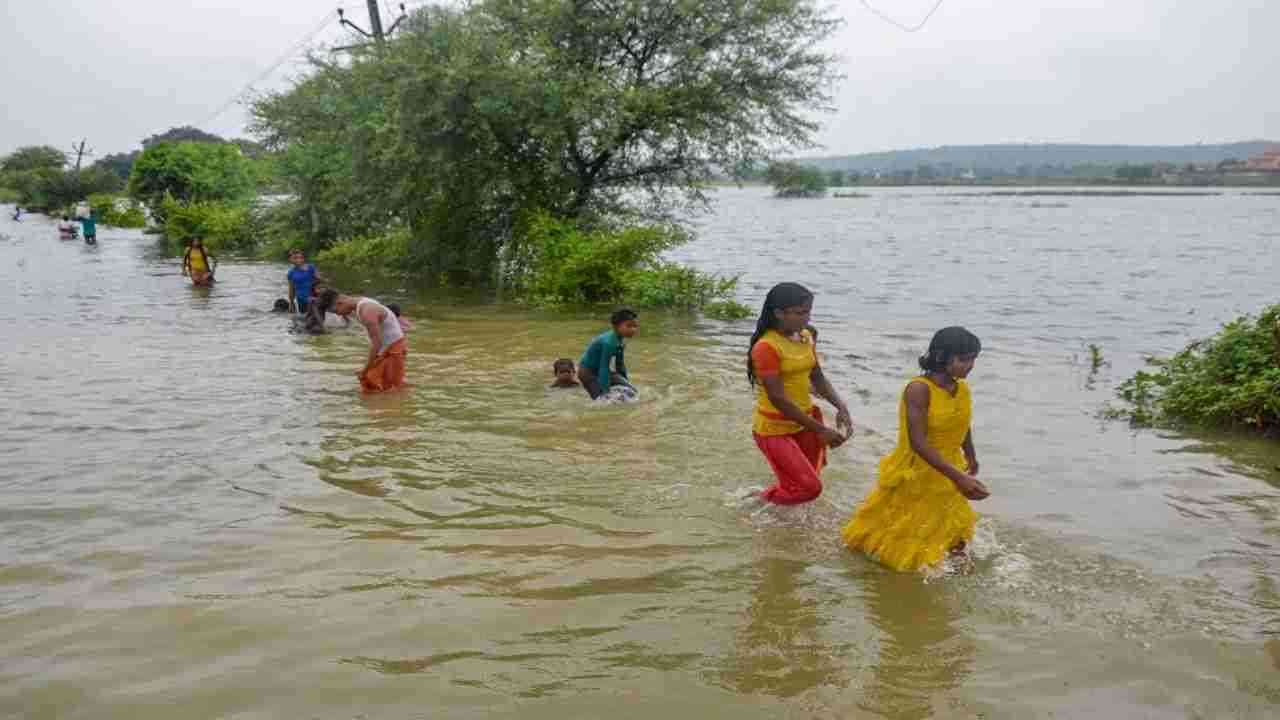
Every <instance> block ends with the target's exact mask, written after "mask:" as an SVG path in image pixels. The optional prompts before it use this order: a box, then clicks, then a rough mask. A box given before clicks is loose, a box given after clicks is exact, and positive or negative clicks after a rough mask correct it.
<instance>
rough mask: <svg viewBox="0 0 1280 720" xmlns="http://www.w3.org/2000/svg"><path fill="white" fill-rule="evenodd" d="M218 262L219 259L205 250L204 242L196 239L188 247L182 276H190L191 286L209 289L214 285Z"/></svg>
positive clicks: (184, 257) (183, 260) (183, 258)
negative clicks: (214, 274) (215, 269)
mask: <svg viewBox="0 0 1280 720" xmlns="http://www.w3.org/2000/svg"><path fill="white" fill-rule="evenodd" d="M217 262H218V261H217V258H215V257H214V256H212V255H210V254H209V252H208V251H207V250H205V249H204V242H203V241H202V240H201V239H200V238H194V239H193V240H192V241H191V243H190V244H188V245H187V254H186V255H183V256H182V274H183V275H190V276H191V284H192V285H195V286H196V287H209V286H210V285H212V284H213V273H214V268H215V267H217Z"/></svg>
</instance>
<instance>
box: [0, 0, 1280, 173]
mask: <svg viewBox="0 0 1280 720" xmlns="http://www.w3.org/2000/svg"><path fill="white" fill-rule="evenodd" d="M337 2H346V3H347V7H348V17H349V18H352V19H355V20H357V21H359V22H360V24H361V25H363V26H366V27H367V16H366V14H365V9H364V3H363V2H358V1H357V0H336V1H328V2H326V1H322V0H321V1H318V0H187V2H181V3H179V2H173V0H77V1H76V2H63V3H45V2H34V1H32V0H0V6H2V7H0V67H3V68H4V73H3V78H4V84H5V88H4V91H5V108H4V113H3V115H0V155H3V154H6V153H8V152H10V151H12V150H13V149H14V148H17V147H20V146H23V145H33V144H48V145H53V146H55V147H58V148H61V149H69V148H70V146H71V145H72V144H73V143H75V142H78V141H80V140H81V139H86V140H87V141H88V147H89V148H90V149H92V150H94V151H95V153H96V154H97V155H98V156H101V155H103V154H107V153H112V152H126V151H129V150H132V149H135V148H137V147H138V146H139V143H140V141H141V139H142V138H144V137H146V136H148V135H151V134H154V133H158V132H163V131H164V130H166V129H168V128H170V127H172V126H175V125H196V126H198V127H201V128H203V129H205V130H208V131H210V132H214V133H217V134H220V135H224V136H239V135H242V134H243V133H244V123H245V120H246V116H245V113H244V110H243V107H242V105H241V104H238V103H236V102H235V100H236V98H238V97H240V96H241V94H242V92H243V91H244V90H245V89H246V88H251V89H252V90H257V91H262V90H272V89H277V88H280V87H283V86H285V85H286V84H287V82H288V81H289V79H290V77H293V76H296V74H297V73H298V72H299V71H300V70H301V66H300V65H298V64H297V62H296V61H286V62H284V63H283V64H282V65H280V66H279V67H278V68H275V69H273V66H274V65H275V63H276V62H277V61H279V60H280V59H281V58H286V59H287V58H290V57H294V56H295V55H291V54H290V52H289V51H290V50H291V49H293V48H295V47H298V43H299V42H301V41H305V40H307V39H308V38H311V42H312V43H320V44H324V43H327V44H329V45H332V44H335V43H338V42H340V41H343V40H344V39H346V40H350V38H348V37H347V33H346V32H345V31H343V30H342V28H340V27H339V26H338V24H337V22H336V20H337V17H336V13H335V12H334V10H335V8H336V7H337ZM820 2H827V4H828V5H829V6H830V7H831V8H833V10H834V12H835V13H836V14H838V15H839V16H841V17H842V18H844V20H845V25H844V27H843V28H842V29H841V30H840V31H839V32H838V33H837V34H836V35H835V36H834V37H832V38H831V40H830V41H829V42H828V43H827V49H829V50H830V51H831V52H833V53H836V54H837V55H839V57H840V61H839V67H840V70H841V72H842V73H843V75H844V77H843V78H842V79H841V80H840V81H839V83H838V85H837V86H836V87H835V89H834V93H833V94H834V97H833V105H834V111H833V112H831V113H827V114H823V115H821V116H820V120H821V121H822V123H823V129H822V131H821V132H820V133H819V135H818V137H817V140H818V142H819V143H820V144H821V147H820V148H819V149H816V150H814V151H810V152H807V153H805V154H808V155H818V154H827V155H836V154H850V153H859V152H873V151H880V150H893V149H903V148H915V147H933V146H938V145H958V144H979V143H1005V142H1016V143H1044V142H1082V143H1123V144H1192V143H1198V142H1205V143H1211V142H1227V141H1233V140H1252V139H1271V140H1276V141H1280V92H1277V90H1276V88H1277V80H1280V40H1277V35H1276V29H1277V28H1280V0H1231V2H1225V3H1215V2H1206V1H1205V0H943V1H942V3H941V5H940V6H939V7H938V9H937V11H936V13H935V14H934V15H933V16H932V17H931V18H930V19H929V21H928V23H926V24H925V25H924V26H923V27H922V28H921V29H920V30H919V31H917V32H910V33H908V32H904V31H903V30H901V29H899V28H897V27H895V26H894V25H892V24H890V23H888V22H886V21H885V20H884V19H883V18H881V17H877V16H876V15H875V14H873V13H872V12H871V11H869V10H868V9H867V8H866V7H865V6H864V5H863V3H862V0H830V1H829V2H828V0H820ZM866 2H867V3H870V4H871V6H872V7H874V8H875V9H876V10H878V11H879V12H880V13H881V14H882V15H884V16H887V17H888V18H890V19H893V20H895V21H897V22H898V23H899V24H901V25H905V26H913V25H916V24H917V23H919V21H920V20H921V19H923V18H924V17H925V16H926V15H927V14H928V12H929V11H930V9H931V8H932V7H933V6H934V5H935V4H936V3H937V0H866ZM409 4H410V5H411V6H412V5H414V4H421V3H409ZM387 5H388V6H389V5H390V3H388V4H387ZM383 17H384V19H385V18H388V17H390V13H389V12H385V11H384V13H383ZM313 33H314V34H313ZM307 46H308V45H307V43H305V42H304V43H303V45H302V47H307ZM220 111H221V112H220Z"/></svg>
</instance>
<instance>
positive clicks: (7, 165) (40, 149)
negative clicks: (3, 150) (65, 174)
mask: <svg viewBox="0 0 1280 720" xmlns="http://www.w3.org/2000/svg"><path fill="white" fill-rule="evenodd" d="M66 164H67V156H66V154H65V153H63V152H62V151H61V150H59V149H58V148H55V147H50V146H48V145H29V146H27V147H21V148H18V149H17V150H14V151H13V152H12V153H10V154H9V155H7V156H5V158H4V159H3V160H0V170H4V171H5V172H25V171H27V170H46V169H53V170H61V169H62V166H63V165H66Z"/></svg>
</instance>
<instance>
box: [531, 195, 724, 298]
mask: <svg viewBox="0 0 1280 720" xmlns="http://www.w3.org/2000/svg"><path fill="white" fill-rule="evenodd" d="M522 239H523V242H522V243H521V247H522V248H523V249H524V253H523V254H522V255H521V256H519V257H518V258H517V260H516V262H514V263H513V268H512V272H513V274H514V275H515V277H514V278H513V280H514V284H515V285H516V286H517V287H518V288H519V289H520V290H521V291H522V295H523V296H524V297H525V298H526V299H528V300H531V301H533V302H535V303H538V304H543V305H562V304H595V303H620V302H625V303H627V304H629V305H636V306H639V307H669V308H679V309H683V310H696V309H701V308H704V307H707V306H708V305H710V304H712V303H716V302H718V303H719V304H717V305H716V310H717V312H721V313H725V314H727V315H732V314H734V312H736V310H735V309H734V308H732V307H731V303H729V302H726V301H727V300H728V299H729V298H731V297H732V294H733V290H734V287H735V286H736V285H737V278H720V277H717V276H715V275H709V274H707V273H703V272H699V271H698V270H694V269H693V268H689V267H685V266H683V265H679V264H676V263H671V262H664V261H662V260H661V259H660V258H661V255H662V253H663V252H665V251H667V250H670V249H672V248H675V247H678V246H680V245H682V244H684V243H685V242H687V241H688V239H689V236H688V234H687V233H685V232H684V231H683V230H680V229H679V228H677V227H673V226H667V225H644V226H636V227H629V228H623V229H607V228H606V229H595V230H587V229H583V228H582V227H581V226H579V225H577V224H575V223H573V222H570V221H567V220H559V219H556V218H552V217H550V216H548V215H546V214H541V215H538V216H536V217H534V219H533V220H532V222H530V223H529V225H528V227H527V229H526V231H525V232H524V234H523V238H522Z"/></svg>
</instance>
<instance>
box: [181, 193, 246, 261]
mask: <svg viewBox="0 0 1280 720" xmlns="http://www.w3.org/2000/svg"><path fill="white" fill-rule="evenodd" d="M161 205H162V208H163V217H164V225H163V227H164V235H165V237H166V238H168V240H169V247H170V250H172V251H174V252H180V251H181V250H182V249H184V248H185V247H186V245H187V243H188V242H190V241H191V239H192V238H200V239H201V240H202V241H204V244H205V247H207V248H208V249H209V250H210V252H215V253H216V252H237V251H240V252H243V251H246V250H249V249H251V248H252V247H253V238H254V230H253V216H252V214H251V213H250V212H249V207H248V206H246V205H235V204H227V203H219V202H192V203H183V202H178V201H177V200H174V199H173V198H171V197H166V198H165V199H164V200H162V201H161Z"/></svg>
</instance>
